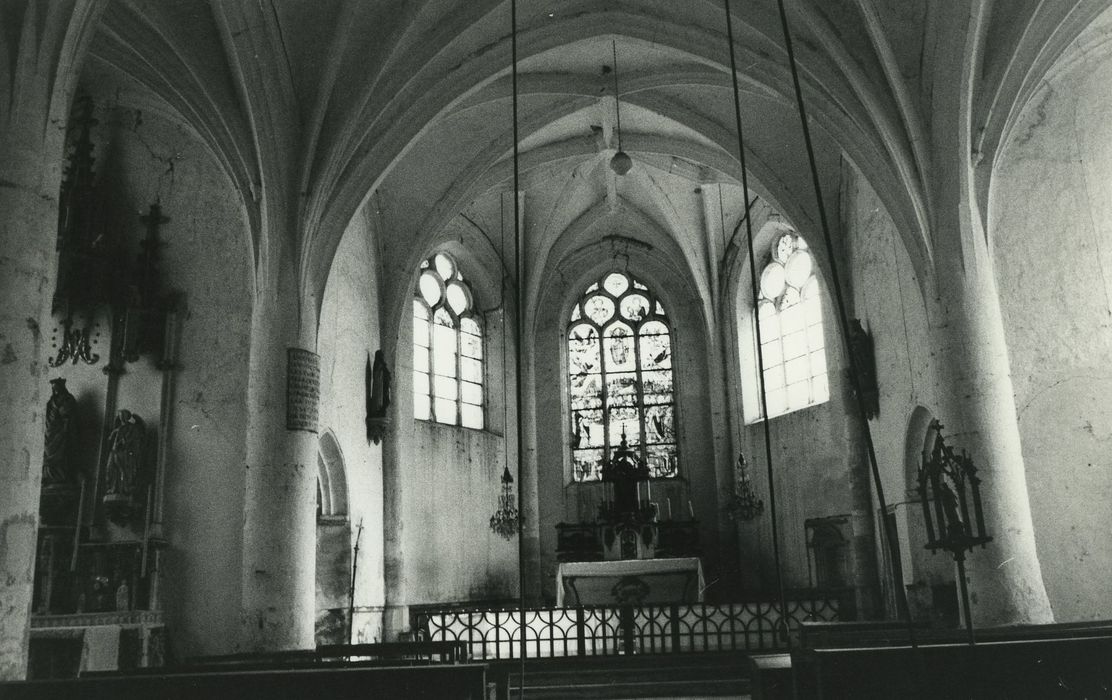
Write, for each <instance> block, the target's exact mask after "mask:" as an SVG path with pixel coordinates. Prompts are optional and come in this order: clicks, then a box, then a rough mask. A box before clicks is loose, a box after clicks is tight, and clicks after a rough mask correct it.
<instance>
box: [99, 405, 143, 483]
mask: <svg viewBox="0 0 1112 700" xmlns="http://www.w3.org/2000/svg"><path fill="white" fill-rule="evenodd" d="M145 435H146V426H145V425H144V424H143V420H142V419H141V418H139V416H137V415H135V414H134V413H132V412H131V411H128V410H127V409H120V410H119V411H117V412H116V424H115V427H114V428H113V429H112V432H111V433H109V434H108V468H107V478H108V482H107V485H106V487H105V491H104V494H105V497H106V498H107V497H108V496H114V497H115V498H116V499H123V498H128V499H130V498H131V496H132V493H133V491H134V490H135V486H136V484H137V482H138V479H139V477H140V474H141V471H142V465H143V447H144V445H143V443H144V437H145Z"/></svg>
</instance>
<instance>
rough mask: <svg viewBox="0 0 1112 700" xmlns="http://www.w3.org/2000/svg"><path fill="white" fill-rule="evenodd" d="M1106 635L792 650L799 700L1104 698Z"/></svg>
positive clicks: (1110, 667)
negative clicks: (915, 647)
mask: <svg viewBox="0 0 1112 700" xmlns="http://www.w3.org/2000/svg"><path fill="white" fill-rule="evenodd" d="M1110 660H1112V636H1103V637H1102V636H1089V637H1076V638H1054V639H1020V640H1007V641H997V640H993V641H987V642H983V643H978V644H977V645H976V646H972V647H971V646H969V645H968V644H956V643H948V644H933V643H932V644H924V645H921V646H919V647H918V649H913V648H911V647H908V646H885V647H866V648H845V649H800V650H796V651H794V652H792V664H793V665H794V666H795V669H796V673H797V676H796V684H797V688H798V689H799V696H798V697H800V698H823V699H826V698H855V699H856V698H863V699H868V698H878V699H879V698H916V697H921V698H978V699H979V700H980V699H984V700H995V699H997V698H999V699H1000V700H1004V699H1005V698H1008V699H1010V698H1083V697H1090V698H1094V697H1108V695H1109V690H1108V689H1109V688H1112V663H1110Z"/></svg>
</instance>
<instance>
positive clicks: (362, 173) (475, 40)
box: [89, 0, 1108, 289]
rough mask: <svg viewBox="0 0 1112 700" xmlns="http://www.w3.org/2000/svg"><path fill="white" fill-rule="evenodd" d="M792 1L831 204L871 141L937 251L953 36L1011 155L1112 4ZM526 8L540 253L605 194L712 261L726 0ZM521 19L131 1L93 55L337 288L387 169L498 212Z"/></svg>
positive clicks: (730, 176) (984, 120)
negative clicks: (939, 157) (343, 253)
mask: <svg viewBox="0 0 1112 700" xmlns="http://www.w3.org/2000/svg"><path fill="white" fill-rule="evenodd" d="M789 5H790V7H791V13H790V14H791V21H792V22H793V28H794V30H795V33H796V49H797V52H798V59H799V62H800V69H801V74H802V78H803V81H804V94H805V97H806V99H807V101H808V109H809V112H810V115H811V117H812V122H813V125H814V127H815V134H816V147H817V156H818V161H819V170H820V175H821V181H822V183H823V185H824V189H825V191H826V194H827V198H826V199H827V205H828V207H830V209H831V211H832V212H834V213H835V214H836V211H837V197H836V193H837V181H838V178H839V174H840V171H841V167H842V163H843V161H848V162H849V163H851V164H852V165H853V166H854V167H856V168H857V169H858V170H860V172H862V173H863V174H864V176H865V177H866V178H868V179H869V181H870V182H871V184H872V185H873V187H874V189H876V191H877V192H878V194H879V195H880V197H881V199H882V201H883V202H884V203H885V206H886V208H887V209H888V211H889V213H890V214H891V216H892V218H893V220H894V221H895V222H896V224H897V227H898V228H899V230H900V231H901V234H902V235H903V237H904V241H905V243H906V245H907V246H908V249H909V252H910V253H911V256H912V260H913V261H914V262H915V264H916V265H917V266H927V267H929V260H930V250H931V235H932V233H931V220H932V211H931V190H930V187H929V186H928V184H929V183H930V182H931V180H932V178H937V177H940V174H938V173H935V172H932V163H933V161H934V156H933V155H932V149H934V148H937V147H938V146H939V144H938V143H936V142H935V141H934V139H933V138H932V129H933V128H935V126H934V122H935V121H936V119H935V116H934V115H935V114H936V112H937V111H938V109H939V104H947V102H946V100H952V99H954V96H953V95H952V94H950V93H951V92H952V91H953V90H954V88H953V86H952V84H953V83H955V82H960V81H958V78H959V76H957V75H952V74H950V73H952V71H951V70H950V69H949V68H946V69H945V70H943V69H940V68H938V66H940V65H943V64H945V65H946V66H949V65H950V63H949V62H947V61H943V60H942V58H943V57H949V56H952V55H955V54H954V52H960V54H961V55H967V54H968V55H970V56H980V57H981V60H982V63H981V66H980V68H981V70H980V75H981V76H983V77H982V78H981V79H980V82H979V83H978V84H977V86H976V87H977V90H976V94H975V95H974V96H973V103H974V106H973V108H972V115H971V119H972V120H973V122H974V125H975V127H976V126H978V125H979V126H983V129H978V128H975V129H974V133H977V134H978V142H977V147H978V148H979V149H981V154H982V156H983V157H984V158H986V159H987V161H988V162H989V163H991V162H992V158H994V157H995V151H996V148H997V144H999V143H1000V140H1001V139H1002V138H1003V135H1004V134H1005V133H1006V131H1007V128H1008V125H1009V124H1010V120H1011V119H1013V118H1014V114H1015V113H1017V112H1018V110H1019V108H1020V107H1021V106H1022V104H1023V101H1024V100H1025V99H1026V95H1028V94H1029V92H1030V90H1032V89H1033V87H1034V84H1035V83H1037V80H1038V76H1039V75H1041V71H1045V69H1046V67H1047V66H1049V65H1050V63H1052V62H1053V60H1054V59H1055V58H1056V57H1057V56H1058V55H1059V54H1060V53H1061V51H1062V50H1063V49H1064V48H1065V46H1066V45H1068V43H1069V41H1071V40H1072V39H1073V37H1075V36H1076V35H1077V33H1078V32H1080V31H1081V29H1083V28H1084V26H1086V25H1087V24H1088V23H1089V22H1090V21H1091V20H1092V18H1093V17H1095V16H1096V14H1097V13H1099V12H1100V11H1101V10H1103V9H1104V8H1106V7H1107V6H1108V2H1107V1H1106V0H1089V1H1086V0H1082V1H1080V2H1077V3H1072V2H1039V1H1037V0H1009V1H1008V2H1007V3H1006V7H1005V3H1003V2H997V3H992V2H987V1H986V2H983V3H982V4H981V5H978V6H977V7H979V8H982V9H984V11H983V12H980V13H979V14H977V17H979V18H981V20H980V24H978V25H977V26H976V27H975V31H974V33H973V37H974V39H973V40H972V41H971V40H970V38H969V36H966V35H959V36H956V37H953V35H954V34H956V33H955V32H953V31H951V29H952V28H953V27H954V26H957V25H960V26H966V25H968V24H969V17H970V16H971V15H973V14H974V9H971V8H973V6H974V5H977V3H968V4H967V3H940V2H930V1H929V0H795V1H793V2H789ZM995 5H999V7H995ZM733 9H734V19H735V23H734V24H735V34H736V39H737V43H736V48H737V51H738V61H739V80H740V82H741V90H742V105H743V121H744V128H745V130H746V146H747V149H748V160H749V167H750V171H751V172H750V175H751V178H750V185H751V188H752V189H753V193H752V194H755V195H758V196H760V197H761V198H762V199H763V200H765V201H766V202H767V203H768V204H769V205H770V206H771V207H772V208H773V209H775V210H777V211H779V212H781V213H782V214H783V215H784V216H785V217H786V218H787V219H788V220H789V221H791V222H792V223H794V224H795V225H796V226H797V227H799V228H800V229H801V230H805V231H806V230H810V231H814V230H815V226H816V221H817V216H816V209H815V204H814V196H813V193H812V189H811V185H810V179H809V173H808V170H807V168H806V160H805V156H804V152H803V147H802V143H801V140H800V131H799V123H798V117H797V115H796V112H795V107H794V101H793V98H792V93H791V85H790V82H789V73H788V69H787V61H786V57H785V53H784V50H783V38H782V35H781V32H780V27H779V22H778V15H777V13H776V5H775V2H774V0H751V1H749V2H743V1H742V0H735V2H734V3H733ZM518 23H519V53H520V65H519V69H520V75H521V78H520V94H521V101H520V122H519V125H520V128H521V136H522V141H521V149H522V160H521V163H522V168H523V171H522V174H523V189H524V190H525V191H526V193H527V196H526V201H527V203H528V204H527V206H528V221H529V224H530V225H529V236H530V240H529V246H530V255H531V257H530V259H531V260H534V262H535V263H537V264H544V262H545V259H544V256H545V255H546V251H550V250H553V249H554V246H556V242H557V241H558V240H559V238H560V236H561V235H562V234H563V233H564V232H566V231H568V230H569V228H570V227H573V226H574V225H575V223H576V222H577V221H578V222H582V221H583V217H585V216H587V217H595V218H597V219H599V220H605V218H606V217H607V216H620V215H621V214H622V212H635V213H636V217H637V220H639V221H644V222H646V224H647V225H648V224H651V225H648V228H649V229H651V230H650V231H646V233H645V236H646V237H648V238H650V239H651V238H652V237H654V236H656V237H659V236H667V237H668V238H670V239H671V240H672V241H673V242H674V243H675V245H676V246H677V247H678V249H679V250H682V251H683V254H684V255H685V257H686V258H687V259H688V262H689V264H690V265H691V267H692V270H693V277H694V278H695V279H697V280H698V279H699V278H700V275H702V276H703V277H706V275H705V274H704V273H705V270H702V271H700V267H699V265H700V262H699V261H700V260H701V259H703V258H705V254H706V250H705V246H706V243H705V241H704V239H705V238H706V237H707V235H708V233H707V230H708V228H709V223H708V221H707V215H706V208H707V203H706V197H705V196H703V191H704V190H705V189H706V188H708V187H713V188H715V191H716V192H717V188H718V187H719V186H721V188H722V192H723V199H724V204H723V209H724V210H725V222H718V227H719V228H720V229H724V230H725V229H729V228H732V227H733V226H736V224H737V222H738V220H739V218H740V215H741V211H742V207H743V206H744V205H743V197H742V194H741V190H740V187H739V185H738V182H739V180H740V171H739V166H738V159H737V142H736V134H735V130H734V127H733V113H732V102H731V99H732V98H731V91H730V76H729V71H728V69H727V66H728V60H729V59H728V53H727V51H728V49H727V44H726V37H725V29H724V27H725V23H724V13H723V6H722V2H721V1H720V0H692V1H691V2H675V0H614V1H610V2H600V1H599V0H581V1H570V2H569V1H564V0H562V1H560V2H557V1H556V0H520V2H519V21H518ZM509 39H510V30H509V5H508V3H507V2H505V1H502V0H466V1H463V0H425V1H424V2H417V1H415V0H394V1H387V0H379V1H377V2H367V1H366V0H265V1H264V0H260V1H259V2H253V3H246V2H244V3H239V2H221V1H217V0H212V1H211V2H206V1H205V0H190V1H176V2H150V1H144V0H116V2H114V3H112V4H111V5H110V7H109V9H108V10H107V11H106V13H105V16H104V19H103V26H102V27H101V29H100V31H99V33H98V35H97V37H96V38H95V40H94V43H93V46H92V56H93V58H94V69H93V70H91V71H90V73H89V75H90V78H89V79H90V80H94V79H95V80H98V81H107V82H112V81H115V82H116V83H117V84H118V85H126V86H134V85H140V86H142V87H141V88H130V87H129V89H128V90H126V91H124V93H123V94H125V95H126V96H128V97H127V99H133V100H135V101H147V102H148V103H152V104H153V103H157V104H159V105H160V106H161V108H162V109H164V110H166V111H167V112H169V113H172V114H174V115H175V116H176V117H177V118H178V119H180V120H181V121H183V122H185V123H187V124H189V125H190V126H191V128H193V129H194V130H195V131H196V132H197V133H198V135H199V136H200V137H201V138H202V139H203V140H204V141H205V142H206V143H207V144H208V145H209V147H210V148H211V149H212V150H213V152H214V153H215V154H216V157H217V158H218V160H219V162H220V163H221V164H222V166H223V167H224V169H225V170H226V171H227V172H228V174H229V176H230V178H231V179H232V181H233V182H234V183H235V184H236V187H237V188H238V189H239V191H240V193H241V195H242V198H243V201H244V204H245V207H246V208H247V210H248V218H249V221H250V223H251V228H252V231H251V234H252V240H253V244H254V247H255V250H256V253H257V254H258V251H259V250H260V249H261V247H263V246H273V245H275V241H282V242H283V244H288V245H289V246H290V248H291V249H293V250H296V251H297V253H296V254H297V256H298V260H299V264H300V266H301V269H302V271H303V273H304V275H303V276H304V280H303V284H305V285H307V287H316V288H318V289H319V287H320V285H322V284H323V280H324V278H325V277H326V273H327V269H328V267H329V266H330V263H331V257H332V254H333V252H334V250H335V247H336V245H337V243H338V240H339V236H340V235H341V234H342V232H343V230H344V229H345V227H346V225H347V223H348V221H349V220H350V219H351V217H352V216H353V215H354V214H355V212H356V211H357V209H358V207H359V206H360V205H361V203H363V202H364V201H365V200H366V198H367V196H368V194H369V193H371V192H372V191H378V192H379V201H380V202H382V204H383V209H384V210H385V212H386V216H387V217H389V216H391V212H394V213H395V215H396V216H395V219H394V220H393V223H397V222H402V221H403V220H404V221H406V222H408V224H407V225H408V226H409V227H410V228H409V229H408V230H396V231H393V233H394V234H395V235H396V238H398V239H399V240H403V239H404V240H407V241H412V240H416V241H418V242H424V243H426V244H427V243H430V242H431V241H433V240H434V238H435V237H436V236H437V235H438V234H439V233H440V231H442V230H443V228H444V226H446V225H447V223H448V221H450V220H451V219H452V218H453V217H455V216H457V215H458V214H459V213H460V212H466V211H471V212H472V214H474V216H475V217H476V218H477V219H483V220H486V219H489V218H491V217H492V216H493V214H492V213H491V211H490V210H491V207H490V205H489V202H490V201H491V200H492V199H493V200H494V201H497V197H498V196H499V194H500V193H504V192H507V191H508V190H509V188H510V187H511V180H510V177H511V167H510V166H511V153H512V136H511V133H512V132H511V119H510V100H509V96H510V83H509V66H510V40H509ZM612 42H614V43H615V44H616V47H617V53H618V65H619V71H620V73H619V75H620V87H621V92H622V145H623V147H624V150H626V151H627V152H629V153H630V154H631V155H632V157H633V158H634V161H635V166H634V169H633V171H632V172H631V173H630V174H629V175H626V176H625V177H616V176H614V175H613V173H611V172H610V170H609V169H608V168H607V167H606V162H607V160H608V158H609V156H610V155H611V154H612V153H613V151H614V149H615V147H616V145H617V142H616V134H615V129H614V119H613V117H614V98H613V84H612V82H611V80H612V75H609V74H607V73H605V72H604V69H603V67H604V66H612V64H613V59H612V55H611V51H612V48H611V47H612ZM113 76H114V77H113ZM944 126H948V125H944ZM940 128H941V127H940ZM980 186H981V192H980V195H981V196H984V192H986V191H987V183H985V182H982V183H980ZM494 211H497V207H495V209H494ZM402 212H405V213H406V216H404V217H403V216H401V213H402ZM414 212H416V213H417V214H416V216H414ZM834 220H835V222H836V220H837V217H836V216H835V217H834ZM282 222H285V223H282ZM290 222H296V223H290ZM388 223H391V222H388ZM399 225H400V224H399ZM487 225H493V223H492V222H488V224H487ZM728 233H729V232H728V231H726V233H725V234H723V235H727V236H728ZM420 248H421V246H420V245H417V246H413V250H412V252H411V255H412V256H414V258H415V259H416V257H418V256H420V255H423V254H424V252H425V251H424V250H421V249H420ZM704 267H705V265H704ZM699 283H700V284H706V283H708V282H707V280H701V281H700V282H699Z"/></svg>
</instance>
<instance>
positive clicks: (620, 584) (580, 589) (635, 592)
mask: <svg viewBox="0 0 1112 700" xmlns="http://www.w3.org/2000/svg"><path fill="white" fill-rule="evenodd" d="M703 588H704V582H703V565H702V563H701V562H700V560H699V558H698V557H676V558H670V559H624V560H617V561H571V562H563V563H561V564H560V565H559V566H558V567H557V569H556V606H557V607H564V606H579V605H616V604H618V605H621V604H628V605H641V604H646V603H647V604H669V603H701V602H702V601H703Z"/></svg>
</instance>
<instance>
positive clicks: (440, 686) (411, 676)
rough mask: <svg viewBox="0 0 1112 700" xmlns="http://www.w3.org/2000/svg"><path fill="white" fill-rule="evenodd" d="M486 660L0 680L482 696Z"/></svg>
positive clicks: (37, 685)
mask: <svg viewBox="0 0 1112 700" xmlns="http://www.w3.org/2000/svg"><path fill="white" fill-rule="evenodd" d="M486 670H487V669H486V666H485V665H481V664H452V665H432V666H398V667H388V666H379V667H362V668H361V667H325V668H297V669H269V670H244V669H239V668H235V667H228V668H225V669H221V670H214V671H208V672H203V673H193V672H180V673H173V672H163V673H143V674H126V675H125V674H117V675H100V674H98V675H97V676H96V677H87V678H76V679H66V680H42V681H18V682H8V683H0V697H2V698H4V700H72V699H73V698H81V699H82V700H150V699H151V698H158V700H196V699H201V700H213V699H215V698H229V697H240V698H328V700H365V699H366V698H407V699H409V698H417V699H425V698H427V699H429V700H441V699H443V700H486V698H487V697H488V689H487V676H486Z"/></svg>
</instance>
